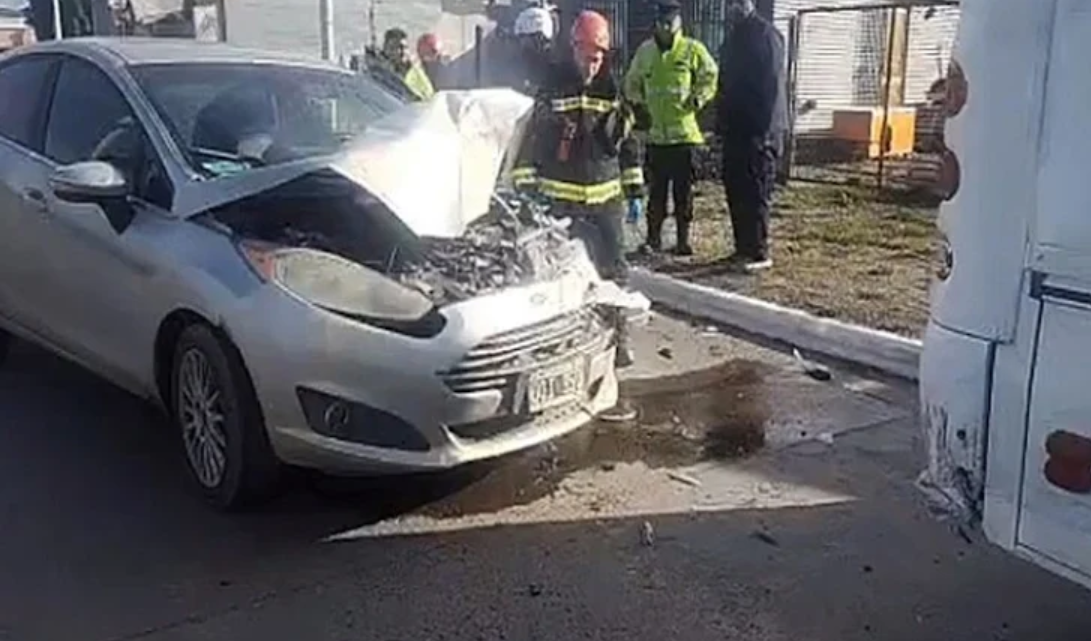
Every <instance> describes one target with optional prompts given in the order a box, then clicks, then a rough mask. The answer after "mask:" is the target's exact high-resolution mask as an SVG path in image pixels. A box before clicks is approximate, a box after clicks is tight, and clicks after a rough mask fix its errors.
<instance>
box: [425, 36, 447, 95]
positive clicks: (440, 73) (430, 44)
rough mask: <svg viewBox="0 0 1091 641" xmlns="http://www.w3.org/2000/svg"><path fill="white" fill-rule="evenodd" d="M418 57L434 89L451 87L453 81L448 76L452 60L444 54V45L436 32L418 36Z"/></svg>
mask: <svg viewBox="0 0 1091 641" xmlns="http://www.w3.org/2000/svg"><path fill="white" fill-rule="evenodd" d="M417 59H418V60H420V66H421V68H422V69H424V73H425V75H427V76H428V80H429V81H430V82H431V83H432V88H433V89H435V90H437V91H438V90H440V89H449V88H450V84H451V83H450V82H449V80H450V79H449V78H448V76H449V75H450V74H449V67H448V64H449V62H450V61H449V60H448V58H447V56H445V55H443V46H442V45H441V43H440V41H439V37H438V36H437V35H436V34H434V33H426V34H424V35H422V36H421V37H420V38H417Z"/></svg>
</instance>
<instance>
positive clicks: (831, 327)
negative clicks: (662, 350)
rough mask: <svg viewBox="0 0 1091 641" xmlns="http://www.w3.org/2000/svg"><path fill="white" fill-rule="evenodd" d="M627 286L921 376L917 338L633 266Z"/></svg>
mask: <svg viewBox="0 0 1091 641" xmlns="http://www.w3.org/2000/svg"><path fill="white" fill-rule="evenodd" d="M629 284H630V285H631V286H632V287H633V288H634V289H636V290H638V291H640V292H642V293H643V294H644V295H645V296H647V297H648V298H650V299H651V300H652V301H653V302H655V303H658V304H660V305H663V306H664V307H667V308H670V309H673V310H675V311H679V312H683V313H685V314H688V315H691V316H697V317H702V318H707V319H709V320H711V321H715V322H718V323H723V324H724V325H729V326H732V327H737V328H739V329H741V330H743V331H746V332H750V333H753V334H757V335H759V336H765V337H767V338H771V339H775V340H779V341H783V342H785V343H788V344H790V345H793V346H795V347H798V348H800V349H802V350H806V351H811V352H818V353H821V354H826V355H828V356H834V357H836V358H842V359H845V360H847V361H852V362H855V363H860V364H862V365H867V366H869V367H874V368H876V369H878V370H882V371H884V372H887V373H890V374H894V375H896V376H900V377H902V378H906V379H909V380H912V381H915V380H917V369H918V367H919V363H920V354H921V342H920V341H919V340H914V339H911V338H905V337H904V336H898V335H897V334H893V333H891V332H884V331H880V330H876V329H870V328H867V327H861V326H859V325H850V324H848V323H842V322H840V321H835V320H830V319H826V318H818V317H817V316H813V315H811V314H808V313H807V312H803V311H800V310H798V309H790V308H787V307H781V306H780V305H774V304H773V303H767V302H765V301H763V300H758V299H755V298H749V297H747V296H741V295H739V294H733V293H731V292H726V291H723V290H721V289H716V288H713V287H706V286H704V285H696V284H694V283H687V282H685V281H681V280H678V279H676V278H672V277H670V276H665V275H663V274H657V273H655V272H651V271H648V270H647V269H642V268H636V269H633V270H632V272H631V273H630V276H629Z"/></svg>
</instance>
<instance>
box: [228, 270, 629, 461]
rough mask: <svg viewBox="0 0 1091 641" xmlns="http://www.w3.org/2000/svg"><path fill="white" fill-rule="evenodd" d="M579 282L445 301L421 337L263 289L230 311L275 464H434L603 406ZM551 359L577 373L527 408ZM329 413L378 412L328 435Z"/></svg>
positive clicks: (593, 336) (605, 360) (516, 443)
mask: <svg viewBox="0 0 1091 641" xmlns="http://www.w3.org/2000/svg"><path fill="white" fill-rule="evenodd" d="M591 285H593V281H590V280H589V279H588V278H587V276H586V275H585V274H579V273H573V274H569V275H568V276H566V277H563V278H560V279H558V280H555V281H549V282H545V283H537V284H534V285H530V286H526V287H520V288H513V289H507V290H503V291H501V292H498V293H496V294H493V295H489V296H484V297H478V298H474V299H471V300H468V301H464V302H462V303H458V304H456V305H451V306H449V307H446V308H444V310H443V313H444V315H445V317H446V319H447V324H446V326H445V328H444V330H443V331H442V332H441V333H440V334H439V335H437V336H435V337H433V338H430V339H415V338H409V337H405V336H401V335H397V334H393V333H390V332H386V331H382V330H379V329H375V328H373V327H370V326H368V325H364V324H361V323H359V322H356V321H352V320H349V319H346V318H342V317H339V316H336V315H334V314H330V313H327V312H324V311H322V310H318V309H316V308H313V307H311V306H309V305H307V304H306V303H303V302H301V301H298V300H294V299H291V298H290V297H287V296H285V295H284V294H283V292H278V293H277V294H279V296H278V295H277V294H274V293H269V294H267V295H265V296H263V298H265V299H266V300H265V301H263V302H261V303H256V304H258V305H260V306H261V307H262V308H263V309H264V310H265V311H263V313H261V314H255V313H253V312H252V311H251V312H249V313H243V314H240V315H239V318H240V319H248V321H249V322H250V323H251V324H250V325H249V326H246V327H243V328H241V329H240V330H239V331H238V332H236V333H237V334H238V335H239V336H238V337H237V338H236V343H238V344H240V349H241V351H242V352H243V357H244V360H245V361H246V363H247V366H248V369H249V370H250V373H251V378H252V380H253V383H254V387H255V391H256V392H257V396H258V399H259V402H260V405H261V409H262V411H263V414H264V418H265V422H266V426H267V428H268V430H269V434H270V439H271V441H272V444H273V447H274V449H275V451H276V452H277V454H278V456H279V457H280V458H281V459H282V460H283V461H284V462H286V463H289V464H292V465H299V466H303V467H309V468H316V469H319V470H322V471H326V472H330V473H335V474H348V475H355V474H363V475H370V474H392V473H406V472H418V471H430V470H442V469H447V468H451V467H455V466H458V465H462V464H464V463H468V462H472V461H477V460H484V459H489V458H493V457H497V456H502V455H505V454H509V453H512V452H516V451H519V450H523V449H526V448H529V447H533V446H534V445H537V444H540V443H543V442H546V441H549V440H552V439H554V438H557V437H559V436H561V435H563V434H566V433H568V432H571V431H573V430H576V429H578V428H580V427H581V426H583V425H586V424H587V423H589V422H590V421H591V420H592V419H593V418H594V416H595V415H596V414H598V413H600V412H602V411H604V410H606V409H608V408H610V407H612V406H613V405H614V404H615V403H616V402H617V398H618V382H617V377H616V374H615V371H614V355H615V348H614V346H613V340H612V338H613V333H612V330H611V329H610V328H609V327H607V325H606V324H605V323H604V322H603V321H602V320H601V318H600V317H599V315H598V314H597V312H595V311H594V310H593V309H592V308H591V306H590V305H588V304H587V302H586V301H587V290H588V287H589V286H591ZM271 292H275V290H271ZM273 309H276V310H277V311H275V312H274V311H273ZM260 318H264V319H266V321H267V322H265V323H261V322H259V321H258V320H256V319H260ZM270 318H274V319H276V320H274V321H272V322H268V319H270ZM243 336H245V337H246V339H243V338H242V337H243ZM277 336H299V337H300V340H298V341H296V342H293V343H290V344H286V343H285V342H284V341H283V340H278V339H277V338H276V337H277ZM558 368H561V369H562V370H563V371H566V372H567V371H572V372H576V371H578V372H579V376H578V377H576V378H574V379H572V380H577V379H578V383H579V384H578V385H573V386H570V387H566V388H565V390H566V391H567V392H569V393H568V394H565V395H564V398H565V399H566V400H565V401H564V402H562V403H560V404H556V405H551V406H548V407H546V408H544V409H541V410H539V411H531V409H532V408H531V407H530V400H529V399H530V397H531V392H530V390H529V384H530V383H531V382H532V381H533V380H535V379H534V377H535V376H536V375H538V373H542V372H553V371H557V369H558ZM536 388H537V389H540V388H541V387H540V385H539V386H537V387H536ZM301 393H302V394H304V395H310V396H309V397H310V398H315V397H321V398H322V399H326V400H325V401H323V402H326V403H327V405H326V406H325V407H326V409H322V408H319V409H318V410H317V411H309V410H308V409H306V408H305V405H304V402H303V400H302V397H301ZM537 398H541V397H540V395H539V396H538V397H537ZM332 403H340V404H341V405H342V406H343V407H342V408H338V409H337V410H336V411H333V410H330V409H329V407H330V404H332ZM343 408H348V411H349V412H357V411H363V412H364V413H366V414H367V416H370V417H379V418H381V421H380V420H378V419H377V420H376V421H371V422H370V423H369V421H368V420H362V421H358V422H359V423H361V426H360V427H361V431H362V432H363V433H365V436H364V437H363V438H361V437H360V435H359V434H357V433H353V434H351V435H349V436H345V435H343V434H339V433H337V431H336V429H334V428H332V427H330V425H329V424H328V423H329V421H327V420H326V419H328V418H329V417H330V416H336V417H338V421H340V420H343V416H344V415H345V411H344V409H343ZM323 421H326V423H327V424H320V423H322V422H323ZM338 421H334V422H338ZM316 424H317V425H316ZM316 427H317V428H318V429H316ZM377 431H381V432H382V433H377ZM393 431H401V432H402V434H401V436H402V437H405V438H400V437H399V436H398V435H396V434H393V433H392V432H393ZM409 431H412V433H409ZM402 442H406V443H410V445H409V446H406V445H402V444H400V443H402Z"/></svg>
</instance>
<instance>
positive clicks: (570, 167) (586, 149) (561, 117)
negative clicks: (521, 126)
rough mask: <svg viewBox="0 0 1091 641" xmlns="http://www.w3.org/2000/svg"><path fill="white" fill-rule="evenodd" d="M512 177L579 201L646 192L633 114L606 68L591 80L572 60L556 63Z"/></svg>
mask: <svg viewBox="0 0 1091 641" xmlns="http://www.w3.org/2000/svg"><path fill="white" fill-rule="evenodd" d="M511 177H512V182H513V183H514V184H515V186H516V187H517V188H523V189H537V190H538V191H539V192H540V193H541V194H542V195H544V196H548V197H550V198H553V199H555V200H558V201H564V202H567V203H572V204H576V205H604V204H607V203H610V202H614V201H618V200H620V199H621V198H622V196H628V197H630V198H635V197H639V196H641V195H642V194H643V192H644V172H643V169H642V168H641V162H640V149H639V143H638V142H637V141H636V139H635V138H633V136H632V115H631V113H630V112H629V110H628V109H627V108H626V107H625V106H624V105H623V104H622V102H621V92H620V89H619V88H618V86H617V82H616V81H615V80H614V78H613V76H612V75H611V74H610V72H609V71H608V70H607V69H606V68H605V67H604V68H603V70H602V71H601V72H600V73H599V75H598V76H597V77H595V78H594V79H593V80H592V81H591V83H590V84H587V85H585V84H584V82H583V78H581V77H580V74H579V71H577V69H576V67H575V65H573V64H572V63H571V62H566V63H557V64H555V65H552V66H551V67H550V69H549V73H547V74H545V76H544V82H543V84H542V86H541V87H540V88H539V91H538V95H537V97H536V98H535V106H534V113H533V114H532V116H531V121H530V122H529V123H528V124H527V137H526V139H525V140H524V142H523V146H522V148H521V149H520V150H519V155H518V157H517V159H516V163H515V168H514V169H513V170H512V176H511Z"/></svg>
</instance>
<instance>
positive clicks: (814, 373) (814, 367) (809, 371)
mask: <svg viewBox="0 0 1091 641" xmlns="http://www.w3.org/2000/svg"><path fill="white" fill-rule="evenodd" d="M792 355H793V356H795V359H796V362H797V363H799V367H800V369H802V370H803V372H804V373H805V374H806V375H807V376H810V377H811V378H813V379H814V380H816V381H829V380H832V379H833V374H832V373H831V372H830V370H829V368H827V367H824V366H822V365H819V364H818V363H815V362H813V361H809V360H807V359H805V358H803V354H800V353H799V350H798V349H796V348H792Z"/></svg>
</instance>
